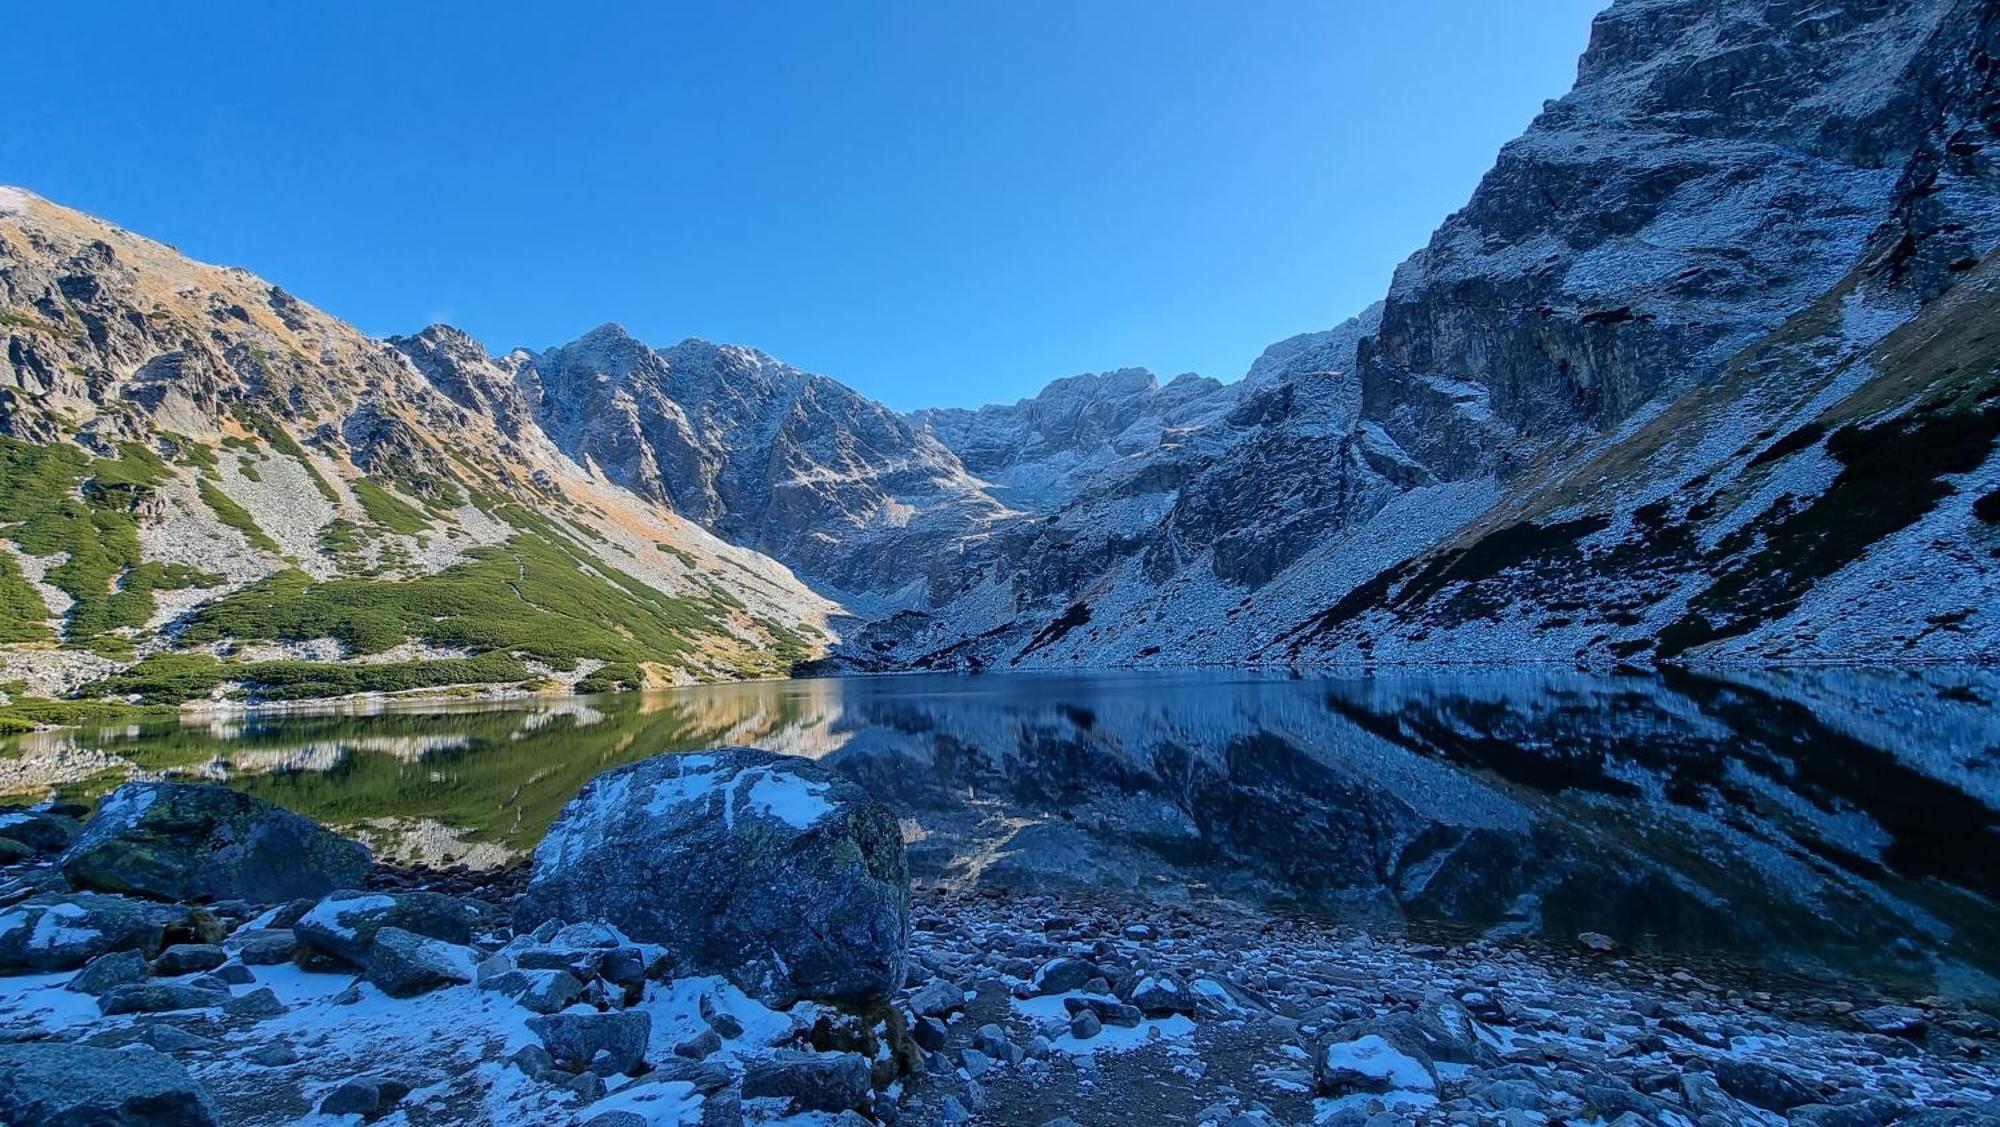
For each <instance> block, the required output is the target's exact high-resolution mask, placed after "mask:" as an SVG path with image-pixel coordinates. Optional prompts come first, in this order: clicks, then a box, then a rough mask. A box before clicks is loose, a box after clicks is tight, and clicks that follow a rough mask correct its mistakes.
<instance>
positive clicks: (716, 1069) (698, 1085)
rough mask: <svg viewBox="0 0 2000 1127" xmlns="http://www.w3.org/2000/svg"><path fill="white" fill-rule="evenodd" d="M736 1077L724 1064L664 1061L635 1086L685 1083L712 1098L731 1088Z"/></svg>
mask: <svg viewBox="0 0 2000 1127" xmlns="http://www.w3.org/2000/svg"><path fill="white" fill-rule="evenodd" d="M735 1079H736V1077H735V1076H734V1075H733V1074H732V1073H731V1072H730V1071H729V1067H728V1066H727V1065H723V1064H711V1063H706V1062H702V1061H693V1060H686V1059H676V1060H669V1061H662V1062H661V1063H660V1065H659V1067H657V1068H655V1069H653V1071H651V1072H648V1073H647V1074H646V1075H645V1076H644V1077H642V1078H640V1079H639V1080H638V1081H636V1082H635V1084H644V1083H648V1082H652V1083H667V1082H683V1083H687V1084H692V1085H694V1090H695V1091H696V1092H698V1093H700V1094H701V1095H704V1096H712V1095H714V1094H715V1093H717V1092H720V1091H721V1090H723V1089H724V1088H727V1087H729V1084H730V1082H731V1081H733V1080H735Z"/></svg>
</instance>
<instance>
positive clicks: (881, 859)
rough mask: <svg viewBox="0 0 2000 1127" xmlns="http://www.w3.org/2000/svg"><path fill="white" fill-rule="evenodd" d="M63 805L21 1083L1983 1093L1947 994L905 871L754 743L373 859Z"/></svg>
mask: <svg viewBox="0 0 2000 1127" xmlns="http://www.w3.org/2000/svg"><path fill="white" fill-rule="evenodd" d="M649 810H650V811H657V812H659V814H661V815H664V821H662V822H659V823H656V824H652V832H653V834H654V836H652V837H651V838H649V839H647V840H645V841H643V842H639V843H634V842H633V841H631V840H630V838H629V832H630V830H631V828H632V826H633V825H634V824H635V823H633V822H632V821H631V819H633V818H635V817H637V818H642V819H643V818H645V817H647V815H646V812H647V811H649ZM84 813H86V812H85V811H83V810H81V809H52V808H40V809H16V810H13V811H10V812H8V813H6V814H4V815H0V842H4V843H5V847H4V848H5V850H6V856H7V858H8V860H7V861H6V869H5V873H4V878H0V901H4V904H0V1116H5V1117H7V1118H8V1121H10V1122H79V1123H81V1122H90V1123H107V1124H139V1123H147V1124H153V1123H173V1124H188V1125H205V1124H231V1125H236V1124H266V1123H269V1124H276V1123H292V1122H300V1121H306V1122H326V1123H355V1122H378V1121H379V1122H384V1123H404V1124H443V1123H451V1124H477V1123H495V1124H511V1123H522V1122H545V1123H579V1124H593V1125H595V1127H640V1125H643V1124H648V1123H651V1124H689V1125H693V1124H734V1123H745V1122H756V1123H780V1122H783V1123H797V1124H811V1123H817V1124H836V1123H852V1124H862V1123H869V1122H883V1123H917V1124H955V1123H973V1124H977V1123H996V1124H1000V1123H1005V1124H1015V1123H1025V1124H1061V1123H1071V1124H1083V1125H1096V1124H1135V1125H1136V1124H1144V1123H1161V1122H1172V1123H1190V1124H1194V1123H1207V1124H1214V1125H1216V1127H1256V1125H1260V1124H1267V1125H1268V1124H1306V1123H1312V1124H1354V1125H1357V1127H1358V1125H1362V1124H1369V1123H1374V1124H1377V1125H1380V1124H1394V1123H1438V1124H1447V1123H1449V1124H1471V1123H1504V1124H1508V1125H1510V1127H1530V1125H1535V1124H1543V1123H1550V1122H1557V1121H1562V1122H1589V1121H1598V1122H1618V1123H1621V1124H1625V1125H1626V1127H1639V1125H1641V1124H1646V1123H1659V1124H1703V1125H1709V1124H1739V1123H1740V1124H1773V1123H1784V1122H1791V1123H1797V1124H1802V1125H1806V1124H1810V1125H1816V1127H1819V1125H1825V1127H1833V1125H1839V1127H1845V1125H1849V1124H1860V1125H1864V1127H1886V1125H1888V1124H1892V1123H1893V1124H1911V1125H1936V1127H1947V1125H1954V1127H1955V1125H1964V1127H1977V1125H1978V1124H1982V1123H1992V1122H1995V1121H2000V1102H1996V1100H2000V1078H1997V1077H1996V1073H1995V1072H1994V1070H1993V1069H1992V1067H1991V1055H1992V1053H1993V1051H1994V1049H1995V1046H1996V1044H2000V1023H1996V1022H1995V1021H1994V1019H1993V1018H1992V1017H1991V1016H1990V1015H1987V1014H1983V1013H1980V1012H1977V1011H1972V1010H1967V1009H1964V1008H1962V1007H1960V1006H1957V1005H1954V1004H1952V1003H1950V1002H1947V1001H1945V1000H1943V999H1938V998H1928V999H1918V1000H1915V1001H1909V1000H1899V999H1887V998H1882V997H1879V996H1876V995H1873V994H1871V993H1868V992H1867V991H1865V990H1862V989H1860V988H1857V987H1854V986H1839V985H1835V984H1829V983H1818V984H1813V985H1810V986H1804V987H1802V986H1800V985H1799V984H1796V983H1790V982H1779V981H1768V980H1761V979H1757V978H1752V977H1745V976H1743V975H1741V974H1740V973H1738V972H1736V971H1733V970H1731V969H1730V968H1727V967H1723V966H1698V965H1675V964H1673V963H1669V962H1662V961H1660V960H1657V959H1653V958H1649V957H1645V956H1643V955H1640V954H1636V953H1632V952H1626V951H1623V950H1621V949H1619V948H1618V947H1617V945H1616V944H1615V943H1614V941H1612V940H1611V939H1609V938H1608V937H1605V936H1601V935H1596V934H1594V933H1583V934H1581V935H1579V936H1577V937H1575V938H1574V939H1573V940H1570V941H1568V942H1567V944H1565V945H1561V946H1558V947H1555V948H1547V947H1532V946H1525V945H1515V944H1505V943H1496V942H1492V941H1488V940H1472V941H1462V940H1453V939H1450V938H1444V939H1441V940H1439V941H1436V942H1419V941H1417V940H1414V939H1404V938H1395V937H1383V936H1370V935H1366V934H1363V933H1358V932H1352V931H1347V930H1344V929H1341V928H1337V927H1332V926H1329V925H1324V924H1319V923H1315V922H1311V921H1306V920H1290V919H1283V918H1272V917H1269V916H1266V915H1262V914H1248V913H1244V912H1242V911H1240V910H1238V909H1235V908H1232V907H1230V906H1228V905H1227V904H1225V903H1220V902H1199V903H1185V904H1180V905H1160V904H1152V905H1147V904H1144V903H1141V902H1135V901H1127V900H1123V899H1116V900H1108V901H1107V900H1098V899H1094V898H1089V897H1082V896H1078V897H1068V898H1049V897H1009V896H1005V895H974V896H964V895H959V894H952V893H942V892H939V893H927V892H925V891H923V890H921V889H919V890H917V891H916V892H915V893H914V894H913V893H912V891H911V889H910V888H909V886H908V883H907V879H908V878H907V876H906V875H905V872H906V870H905V869H904V861H903V856H902V845H901V842H900V840H899V839H898V838H897V837H896V836H895V834H894V826H895V818H894V815H893V814H892V813H891V812H890V811H888V810H886V809H884V808H882V807H881V806H879V805H877V804H876V803H875V802H874V801H873V800H871V799H868V798H866V797H865V796H864V795H862V793H861V792H860V791H858V790H857V789H855V788H854V787H853V785H852V784H851V783H847V782H845V781H843V780H841V779H840V778H839V777H838V776H836V775H833V774H830V773H828V772H826V771H824V770H822V769H820V768H818V767H815V766H813V765H811V764H810V763H808V762H806V761H803V760H798V759H790V758H787V757H783V756H775V755H771V754H769V753H763V752H755V751H748V750H742V749H718V750H714V751H708V752H702V753H697V754H693V755H684V756H668V757H662V758H658V759H651V760H643V761H641V762H639V763H637V764H634V765H633V766H631V767H628V768H624V769H622V770H619V771H615V772H612V773H609V774H607V775H605V776H602V777H601V778H600V779H599V780H598V781H597V782H596V783H595V784H593V786H591V787H590V788H588V789H586V790H585V792H584V793H582V794H580V795H579V796H578V797H577V799H576V800H575V801H573V802H572V803H571V804H570V805H569V807H568V808H566V809H565V811H564V813H563V815H562V817H561V818H560V819H559V820H558V822H557V825H556V826H555V827H554V829H553V830H552V832H551V833H550V835H549V837H548V838H547V840H546V841H545V843H544V844H543V846H542V847H541V848H540V849H539V850H538V851H537V854H536V857H535V860H534V863H533V865H532V866H531V867H528V868H522V869H512V870H507V871H504V872H499V873H488V874H484V875H478V874H470V873H467V872H465V871H464V870H458V871H456V872H434V871H433V872H421V873H411V872H397V871H393V870H384V869H379V868H378V869H374V870H373V871H370V869H369V862H368V858H367V856H366V853H365V851H360V850H359V847H358V846H355V845H353V844H352V843H349V842H343V841H342V840H341V839H339V838H337V837H335V836H333V835H331V834H329V833H328V832H327V831H325V830H323V829H320V828H319V827H317V826H316V825H314V824H313V823H311V822H309V821H307V820H305V819H302V818H299V817H298V816H297V815H293V814H288V813H286V812H284V811H281V810H279V809H277V808H275V807H272V806H270V805H268V804H265V803H262V802H261V801H259V800H255V799H252V798H248V797H246V796H241V795H236V794H232V793H231V792H228V791H225V790H222V789H221V788H217V787H212V786H208V785H202V784H134V785H132V786H129V787H127V788H125V789H123V790H121V791H120V792H118V793H117V794H115V795H113V796H112V797H111V798H110V799H108V800H107V801H106V802H105V803H103V804H102V806H101V807H100V809H99V810H98V811H97V812H96V814H95V816H93V817H91V818H89V820H88V821H87V822H84V823H82V824H79V823H78V821H77V816H79V815H83V814H84ZM280 839H282V840H284V841H286V842H288V843H290V844H288V845H287V846H285V847H284V849H283V851H282V852H279V851H276V850H274V849H267V848H265V845H264V843H269V842H273V841H276V840H280ZM357 865H358V866H359V867H358V868H357ZM621 866H625V867H629V866H640V867H644V868H647V869H648V870H649V871H651V872H653V873H655V874H664V873H669V872H672V871H674V870H676V869H683V868H687V867H689V866H692V869H689V870H688V871H687V872H685V873H682V874H681V875H680V876H679V877H677V878H676V879H678V880H679V881H680V882H681V894H680V895H676V896H673V897H653V896H648V895H646V894H645V891H646V890H645V889H643V888H640V887H637V886H635V885H634V884H633V883H631V882H630V881H629V880H621V879H615V878H617V877H618V876H619V875H620V873H619V867H621ZM623 876H625V877H630V876H632V873H630V872H629V871H627V872H624V873H623ZM357 884H358V885H363V886H365V887H362V888H354V887H352V886H354V885H357ZM801 914H803V916H804V918H809V919H817V920H819V921H821V922H820V923H818V924H816V925H815V926H809V927H797V926H785V925H789V924H792V923H795V922H796V921H797V920H798V919H799V918H801ZM606 917H615V918H617V919H620V920H622V921H623V923H622V924H613V923H612V922H610V921H609V920H608V919H607V918H606Z"/></svg>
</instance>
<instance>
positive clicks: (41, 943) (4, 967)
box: [0, 892, 222, 973]
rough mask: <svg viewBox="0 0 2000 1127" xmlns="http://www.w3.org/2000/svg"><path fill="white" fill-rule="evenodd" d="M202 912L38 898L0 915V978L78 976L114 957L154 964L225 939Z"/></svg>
mask: <svg viewBox="0 0 2000 1127" xmlns="http://www.w3.org/2000/svg"><path fill="white" fill-rule="evenodd" d="M221 928H222V925H221V924H220V922H218V921H217V920H216V919H215V917H213V916H211V915H209V914H208V913H207V912H206V911H203V910H201V909H199V908H186V907H182V906H180V905H177V904H155V903H152V902H150V901H146V900H134V899H131V898H130V897H125V896H104V895H100V894H98V893H94V892H77V893H70V894H66V895H45V896H36V897H34V898H32V899H29V900H24V901H22V902H21V903H19V904H16V905H14V906H13V907H11V908H7V909H5V910H0V973H9V972H18V971H57V970H75V969H76V968H78V967H81V966H83V965H84V964H85V963H88V962H90V961H91V960H92V959H95V958H97V957H98V956H99V955H104V954H109V953H110V952H112V951H137V952H139V953H140V954H142V955H144V956H145V957H146V958H148V959H150V958H152V957H153V956H155V955H157V954H159V953H160V949H161V948H163V947H165V946H167V945H168V944H169V943H188V942H193V943H202V942H209V941H212V940H214V939H217V938H220V936H221Z"/></svg>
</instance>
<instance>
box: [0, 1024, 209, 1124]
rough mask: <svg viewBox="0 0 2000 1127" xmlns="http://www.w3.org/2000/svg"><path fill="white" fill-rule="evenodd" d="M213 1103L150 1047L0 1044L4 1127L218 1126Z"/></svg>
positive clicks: (0, 1113)
mask: <svg viewBox="0 0 2000 1127" xmlns="http://www.w3.org/2000/svg"><path fill="white" fill-rule="evenodd" d="M221 1122H222V1117H221V1114H220V1113H219V1112H218V1111H217V1110H216V1106H215V1101H214V1100H213V1099H211V1098H210V1097H209V1094H208V1090H207V1089H205V1088H203V1087H202V1086H201V1084H200V1083H198V1082H197V1081H196V1080H195V1079H194V1078H193V1077H191V1076H189V1075H188V1072H187V1069H185V1068H182V1067H181V1066H180V1065H179V1064H177V1063H175V1062H174V1061H173V1060H172V1059H171V1058H169V1057H166V1056H163V1055H161V1054H160V1053H159V1052H157V1051H155V1050H153V1049H150V1048H130V1049H119V1050H113V1049H100V1048H93V1047H91V1046H88V1045H67V1044H60V1043H56V1042H51V1041H30V1042H23V1043H19V1044H7V1045H0V1123H18V1124H23V1125H26V1124H38V1125H40V1124H46V1125H49V1127H219V1125H220V1124H221Z"/></svg>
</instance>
